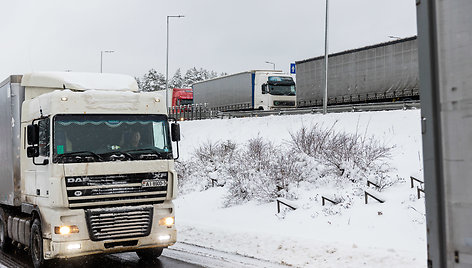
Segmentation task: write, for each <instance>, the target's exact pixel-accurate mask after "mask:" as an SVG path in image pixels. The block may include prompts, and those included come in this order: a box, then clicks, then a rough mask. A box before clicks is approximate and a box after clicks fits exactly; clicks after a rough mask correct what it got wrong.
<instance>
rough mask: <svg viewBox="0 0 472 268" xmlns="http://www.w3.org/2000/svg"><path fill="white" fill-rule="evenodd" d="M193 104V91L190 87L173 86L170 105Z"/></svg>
mask: <svg viewBox="0 0 472 268" xmlns="http://www.w3.org/2000/svg"><path fill="white" fill-rule="evenodd" d="M190 104H193V92H192V89H191V88H173V89H172V106H180V105H190Z"/></svg>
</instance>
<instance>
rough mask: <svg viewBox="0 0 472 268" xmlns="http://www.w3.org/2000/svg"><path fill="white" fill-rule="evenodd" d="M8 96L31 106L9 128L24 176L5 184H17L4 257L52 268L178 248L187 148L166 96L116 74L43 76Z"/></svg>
mask: <svg viewBox="0 0 472 268" xmlns="http://www.w3.org/2000/svg"><path fill="white" fill-rule="evenodd" d="M7 88H8V89H7V91H8V92H9V94H11V93H13V94H16V95H17V96H22V97H20V98H24V99H23V100H20V101H19V102H18V103H20V107H13V110H15V109H16V110H18V113H17V118H12V119H11V120H9V122H8V123H9V124H10V126H12V129H13V130H14V131H13V132H15V131H18V133H19V134H20V135H19V136H18V137H14V136H12V137H11V138H12V140H14V141H16V139H18V140H17V142H16V143H15V144H17V145H18V147H13V149H14V150H15V149H17V150H18V156H19V161H15V160H12V163H13V165H12V167H11V168H12V169H13V170H17V171H19V172H18V175H19V176H18V177H15V176H14V177H12V178H9V177H7V176H4V177H3V178H2V182H4V181H8V182H9V181H13V183H12V184H11V187H4V188H2V189H0V202H1V203H2V205H1V209H0V247H1V248H2V249H3V250H8V248H9V246H10V245H9V244H11V243H13V244H17V245H18V246H22V247H25V248H29V249H30V253H31V255H32V259H33V264H34V266H35V267H42V266H44V265H45V264H46V263H47V261H48V260H50V259H56V258H70V257H76V256H84V255H90V254H97V253H112V252H122V251H136V252H137V253H138V256H139V257H140V258H142V259H145V260H152V259H154V258H157V257H158V256H159V255H160V254H161V252H162V249H163V248H165V247H168V246H170V245H172V244H174V243H175V241H176V229H175V225H174V205H173V202H172V200H173V199H174V198H175V196H176V192H177V176H176V173H175V169H174V153H177V152H175V151H174V150H173V147H172V141H178V140H179V139H180V138H179V129H178V125H176V124H170V123H169V121H170V119H169V118H168V117H167V114H166V107H165V101H164V100H165V96H164V95H163V94H161V93H154V92H139V91H138V87H137V84H136V81H135V80H134V78H132V77H128V76H122V75H110V74H80V73H33V74H26V75H24V76H22V77H21V84H19V83H17V84H14V83H10V85H8V87H7ZM1 89H2V90H3V88H1ZM4 93H5V92H4ZM5 94H7V93H5ZM20 111H21V112H20ZM12 122H14V123H12ZM0 124H2V126H3V125H6V123H5V122H0ZM171 130H172V135H171ZM4 142H8V143H9V142H10V141H8V140H7V141H4ZM8 185H9V184H8Z"/></svg>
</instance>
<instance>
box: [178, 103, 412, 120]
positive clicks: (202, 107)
mask: <svg viewBox="0 0 472 268" xmlns="http://www.w3.org/2000/svg"><path fill="white" fill-rule="evenodd" d="M228 108H229V106H225V107H217V108H209V107H208V106H207V105H206V104H192V105H181V106H173V107H169V116H170V117H173V118H175V119H177V120H181V121H184V120H202V119H217V118H220V119H223V118H226V119H228V118H241V117H261V116H269V115H293V114H308V113H312V114H315V113H322V112H323V108H322V107H304V108H287V109H277V110H270V111H263V110H244V106H241V107H240V108H241V109H243V110H238V109H237V108H238V107H236V106H235V107H231V108H234V109H235V110H234V111H233V110H229V109H228ZM418 108H420V103H419V102H418V101H406V102H379V103H370V104H363V103H358V104H348V105H346V104H344V105H332V106H328V113H344V112H367V111H387V110H409V109H418Z"/></svg>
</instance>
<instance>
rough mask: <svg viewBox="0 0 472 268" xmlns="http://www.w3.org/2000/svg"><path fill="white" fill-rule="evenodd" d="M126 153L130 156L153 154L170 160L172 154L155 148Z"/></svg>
mask: <svg viewBox="0 0 472 268" xmlns="http://www.w3.org/2000/svg"><path fill="white" fill-rule="evenodd" d="M124 153H129V154H134V153H136V154H139V153H152V154H155V155H157V156H158V157H160V158H161V159H165V158H169V154H170V152H160V151H158V150H157V149H155V148H139V149H131V150H126V151H124Z"/></svg>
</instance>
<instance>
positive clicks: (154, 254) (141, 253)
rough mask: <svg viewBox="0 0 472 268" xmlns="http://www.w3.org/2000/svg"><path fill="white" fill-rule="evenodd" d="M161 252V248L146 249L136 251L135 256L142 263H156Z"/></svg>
mask: <svg viewBox="0 0 472 268" xmlns="http://www.w3.org/2000/svg"><path fill="white" fill-rule="evenodd" d="M163 250H164V249H163V248H147V249H141V250H137V251H136V254H137V255H138V257H139V258H140V259H141V260H142V261H144V262H148V263H149V262H150V263H153V262H156V261H157V258H159V256H161V254H162V251H163Z"/></svg>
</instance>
